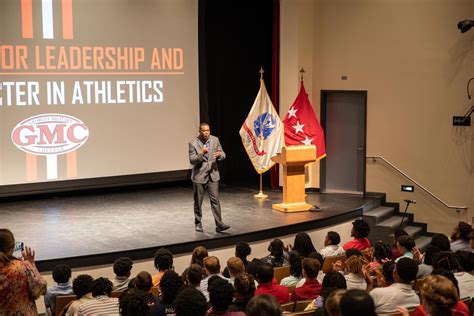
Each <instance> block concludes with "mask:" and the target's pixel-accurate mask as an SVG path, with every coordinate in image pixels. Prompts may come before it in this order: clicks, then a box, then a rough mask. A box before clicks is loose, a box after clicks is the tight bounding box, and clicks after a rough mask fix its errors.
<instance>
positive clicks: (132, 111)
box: [0, 0, 199, 189]
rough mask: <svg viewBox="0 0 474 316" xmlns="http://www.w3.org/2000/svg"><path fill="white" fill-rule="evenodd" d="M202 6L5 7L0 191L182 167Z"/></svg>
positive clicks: (0, 30)
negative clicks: (32, 184) (17, 187)
mask: <svg viewBox="0 0 474 316" xmlns="http://www.w3.org/2000/svg"><path fill="white" fill-rule="evenodd" d="M197 6H198V5H197V0H100V1H97V0H2V1H0V132H1V134H0V189H1V187H2V186H8V185H18V184H31V183H36V184H37V183H49V182H54V181H64V180H65V182H67V180H74V179H76V180H77V179H93V178H101V177H111V176H123V175H136V174H147V173H160V172H166V171H177V170H188V169H189V167H190V166H189V161H188V156H187V144H188V142H189V141H190V140H191V139H192V138H193V137H195V136H196V134H197V128H198V124H199V91H198V90H199V87H198V79H199V78H198V25H197V24H198V16H197V15H198V7H197Z"/></svg>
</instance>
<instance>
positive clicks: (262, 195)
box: [253, 174, 268, 199]
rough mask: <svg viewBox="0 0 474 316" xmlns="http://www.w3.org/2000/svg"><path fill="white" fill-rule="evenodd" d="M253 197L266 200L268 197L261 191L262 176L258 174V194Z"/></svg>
mask: <svg viewBox="0 0 474 316" xmlns="http://www.w3.org/2000/svg"><path fill="white" fill-rule="evenodd" d="M253 197H256V198H257V199H266V198H267V197H268V195H267V194H264V193H263V191H262V174H260V192H258V194H255V195H254V196H253Z"/></svg>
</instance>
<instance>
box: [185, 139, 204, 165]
mask: <svg viewBox="0 0 474 316" xmlns="http://www.w3.org/2000/svg"><path fill="white" fill-rule="evenodd" d="M204 148H205V147H204ZM206 150H207V148H206ZM205 160H206V158H205V157H204V153H203V152H198V151H197V150H196V148H195V147H194V146H193V144H192V143H189V162H190V163H191V164H192V165H195V164H197V163H200V162H203V161H205Z"/></svg>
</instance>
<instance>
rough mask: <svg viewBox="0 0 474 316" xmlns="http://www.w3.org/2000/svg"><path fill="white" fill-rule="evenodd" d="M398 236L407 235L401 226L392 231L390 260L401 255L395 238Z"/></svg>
mask: <svg viewBox="0 0 474 316" xmlns="http://www.w3.org/2000/svg"><path fill="white" fill-rule="evenodd" d="M400 236H408V233H407V232H406V231H405V230H404V229H403V228H397V229H395V231H394V232H393V246H392V260H395V259H397V258H398V257H400V256H401V255H402V254H401V253H400V252H399V251H398V248H397V240H398V238H400Z"/></svg>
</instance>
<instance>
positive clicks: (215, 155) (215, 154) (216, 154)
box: [212, 150, 221, 159]
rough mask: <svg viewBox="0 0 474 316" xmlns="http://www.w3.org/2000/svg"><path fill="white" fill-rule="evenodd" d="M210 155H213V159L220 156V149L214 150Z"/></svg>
mask: <svg viewBox="0 0 474 316" xmlns="http://www.w3.org/2000/svg"><path fill="white" fill-rule="evenodd" d="M212 156H213V157H214V159H217V158H220V156H221V151H220V150H218V151H216V152H215V153H214V154H213V155H212Z"/></svg>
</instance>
